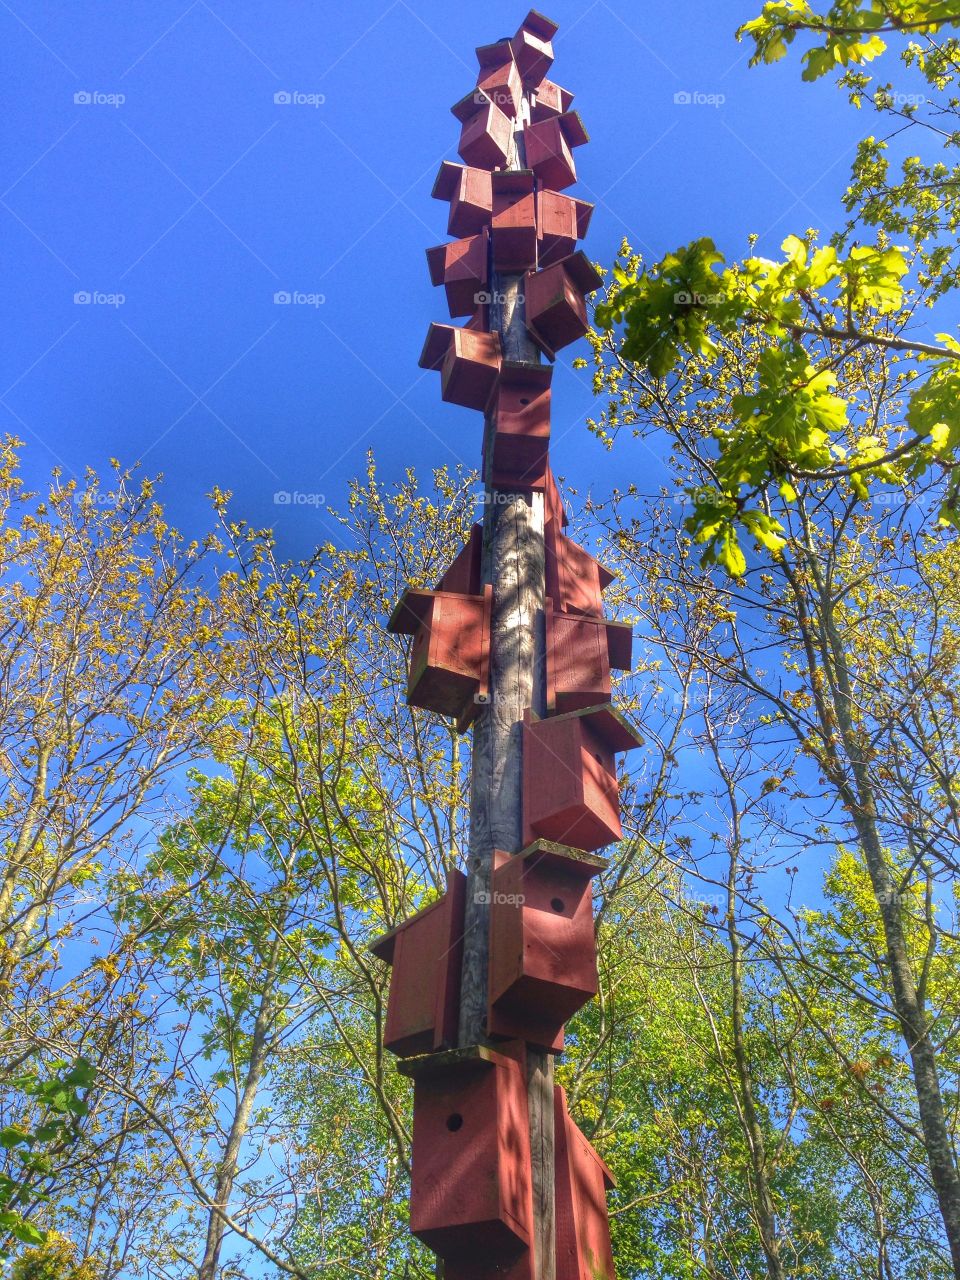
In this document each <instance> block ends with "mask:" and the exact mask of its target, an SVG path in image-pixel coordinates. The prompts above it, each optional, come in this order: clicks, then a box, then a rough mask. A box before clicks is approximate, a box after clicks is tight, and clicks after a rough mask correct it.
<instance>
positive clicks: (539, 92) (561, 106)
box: [530, 80, 573, 120]
mask: <svg viewBox="0 0 960 1280" xmlns="http://www.w3.org/2000/svg"><path fill="white" fill-rule="evenodd" d="M572 103H573V94H572V93H571V92H570V90H569V89H564V88H563V87H562V86H561V85H559V84H554V82H553V81H552V80H541V81H540V83H539V84H538V85H537V87H536V89H535V90H534V99H533V104H532V106H531V108H530V119H531V120H549V119H550V118H551V117H552V116H562V115H564V114H565V113H566V112H567V111H569V110H570V107H571V104H572Z"/></svg>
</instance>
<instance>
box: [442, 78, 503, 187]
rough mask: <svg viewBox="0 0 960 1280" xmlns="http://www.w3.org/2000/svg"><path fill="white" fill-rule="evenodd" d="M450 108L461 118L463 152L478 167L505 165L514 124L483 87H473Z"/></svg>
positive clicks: (460, 149)
mask: <svg viewBox="0 0 960 1280" xmlns="http://www.w3.org/2000/svg"><path fill="white" fill-rule="evenodd" d="M450 110H451V111H452V112H453V114H454V115H455V116H456V117H457V119H458V120H459V121H461V129H460V145H459V146H458V147H457V150H458V151H459V153H460V155H461V156H462V157H463V159H464V160H465V161H466V162H467V164H468V165H471V166H475V167H476V168H478V169H495V168H497V167H498V166H500V165H505V164H506V163H507V160H508V158H509V156H510V144H511V141H512V139H513V125H512V124H511V122H510V117H509V116H508V115H506V113H505V112H503V111H501V110H500V108H499V107H498V106H497V105H496V103H495V102H493V100H492V99H491V98H490V96H489V94H487V93H485V92H484V90H483V89H472V90H471V91H470V93H468V94H467V95H466V96H465V97H463V98H461V99H460V101H459V102H457V103H455V104H454V105H453V106H452V107H451V108H450Z"/></svg>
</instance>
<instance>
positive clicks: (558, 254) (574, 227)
mask: <svg viewBox="0 0 960 1280" xmlns="http://www.w3.org/2000/svg"><path fill="white" fill-rule="evenodd" d="M592 213H593V205H592V204H589V203H588V202H587V201H586V200H574V199H573V198H572V197H571V196H564V195H561V194H560V192H559V191H550V190H548V189H547V188H546V187H542V188H541V189H540V191H538V192H537V230H538V234H539V236H540V256H539V258H538V262H539V265H540V266H541V267H547V266H550V264H551V263H554V262H558V261H559V260H560V259H561V258H569V257H570V255H571V254H572V253H573V252H574V250H575V249H576V247H577V241H578V240H582V239H583V237H584V236H585V235H586V234H587V227H588V226H589V225H590V217H591V215H592Z"/></svg>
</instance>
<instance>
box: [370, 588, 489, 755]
mask: <svg viewBox="0 0 960 1280" xmlns="http://www.w3.org/2000/svg"><path fill="white" fill-rule="evenodd" d="M492 607H493V588H492V587H490V586H487V587H484V589H483V594H482V595H478V596H462V595H455V594H453V593H451V592H446V591H413V590H408V591H405V592H404V593H403V598H402V599H401V601H400V603H399V604H398V605H397V607H396V609H394V611H393V616H392V617H391V619H390V621H389V623H388V624H387V630H388V631H390V632H392V633H394V634H399V635H412V636H413V644H412V645H411V647H410V669H409V677H408V681H407V701H408V702H409V703H410V705H411V706H413V707H423V708H424V709H425V710H427V711H436V712H437V713H438V714H439V715H442V716H453V717H455V718H456V721H457V728H458V729H459V731H460V732H461V733H464V732H465V731H466V730H467V728H468V727H469V726H470V724H471V723H472V721H473V720H474V718H475V716H476V714H477V710H478V708H479V707H480V706H481V705H483V704H484V703H486V702H489V700H490V616H491V610H492Z"/></svg>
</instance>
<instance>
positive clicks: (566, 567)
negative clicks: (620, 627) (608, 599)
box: [545, 513, 613, 617]
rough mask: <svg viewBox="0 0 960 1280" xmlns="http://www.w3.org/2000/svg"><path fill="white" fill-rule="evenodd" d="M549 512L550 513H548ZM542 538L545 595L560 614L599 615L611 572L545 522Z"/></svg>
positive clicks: (610, 579)
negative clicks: (545, 530) (543, 537)
mask: <svg viewBox="0 0 960 1280" xmlns="http://www.w3.org/2000/svg"><path fill="white" fill-rule="evenodd" d="M548 514H549V513H548ZM548 534H549V535H550V536H548V537H547V538H546V539H545V551H546V594H547V595H548V596H549V597H550V599H551V600H552V601H553V605H554V608H555V609H556V610H557V611H558V612H560V613H585V614H592V615H594V616H595V617H600V616H601V615H602V613H603V590H604V588H605V587H608V586H609V585H610V583H611V582H612V581H613V574H612V573H611V572H610V570H609V569H605V568H604V567H603V565H602V564H601V563H600V562H599V560H595V559H594V557H593V556H592V555H591V554H590V552H589V551H585V550H584V549H583V547H581V546H578V545H577V543H576V542H574V541H573V539H572V538H568V537H567V536H566V535H565V534H563V533H561V532H560V531H559V526H556V533H555V534H554V530H553V528H552V527H551V526H549V525H548Z"/></svg>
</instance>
